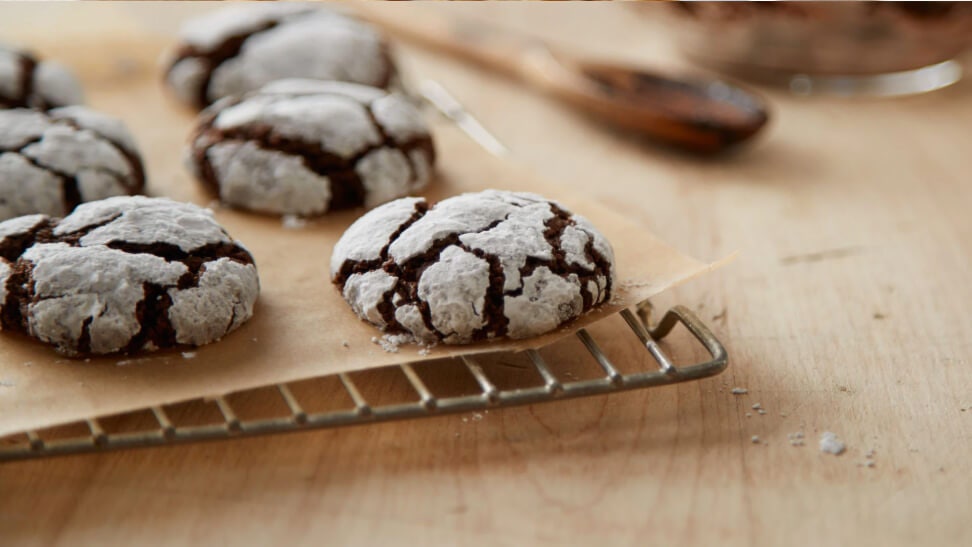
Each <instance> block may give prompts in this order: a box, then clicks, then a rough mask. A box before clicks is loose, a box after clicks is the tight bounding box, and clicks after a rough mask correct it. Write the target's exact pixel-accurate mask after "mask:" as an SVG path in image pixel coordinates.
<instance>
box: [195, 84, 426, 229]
mask: <svg viewBox="0 0 972 547" xmlns="http://www.w3.org/2000/svg"><path fill="white" fill-rule="evenodd" d="M434 161H435V150H434V146H433V144H432V137H431V135H430V134H429V131H428V128H427V126H426V125H425V123H424V121H423V119H422V116H421V113H420V112H419V111H418V110H417V109H416V108H415V107H414V106H413V105H412V104H411V103H409V102H408V100H407V99H406V98H405V96H403V95H401V94H398V93H388V92H386V91H384V90H381V89H378V88H374V87H368V86H362V85H358V84H349V83H345V82H322V81H318V80H280V81H278V82H274V83H271V84H268V85H267V86H264V87H263V88H262V89H261V90H259V91H257V92H254V93H251V94H248V95H245V96H243V97H227V98H225V99H223V100H221V101H219V102H217V103H216V104H214V105H212V106H211V107H209V108H207V109H206V110H204V111H203V112H202V113H200V117H199V120H198V122H197V125H196V128H195V130H194V132H193V135H192V136H191V138H190V143H189V149H188V151H187V154H186V162H187V167H188V168H189V170H190V171H192V172H193V174H194V175H195V176H196V178H198V179H199V180H200V181H202V183H203V184H204V185H206V186H207V187H208V188H209V189H210V190H211V191H212V192H213V193H215V194H217V195H218V196H219V198H220V200H221V201H222V202H224V203H226V204H228V205H230V206H233V207H237V208H241V209H248V210H251V211H258V212H263V213H272V214H291V215H298V216H304V217H309V216H317V215H321V214H324V213H326V212H327V211H330V210H335V209H347V208H352V207H359V206H362V205H363V206H365V207H368V208H371V207H374V206H376V205H379V204H381V203H385V202H387V201H390V200H392V199H395V198H399V197H402V196H406V195H409V194H411V193H412V192H414V191H416V190H419V189H421V188H423V187H424V186H425V185H426V184H427V183H428V181H429V178H430V176H431V171H432V165H433V162H434Z"/></svg>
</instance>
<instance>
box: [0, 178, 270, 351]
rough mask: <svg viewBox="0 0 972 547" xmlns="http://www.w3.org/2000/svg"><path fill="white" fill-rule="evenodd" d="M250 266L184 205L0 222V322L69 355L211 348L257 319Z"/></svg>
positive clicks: (83, 210)
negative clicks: (218, 341)
mask: <svg viewBox="0 0 972 547" xmlns="http://www.w3.org/2000/svg"><path fill="white" fill-rule="evenodd" d="M259 288H260V285H259V280H258V278H257V270H256V266H255V265H254V263H253V257H252V256H250V253H249V252H248V251H247V250H246V249H245V248H243V246H242V245H240V244H239V243H237V242H236V241H234V240H233V239H232V238H231V237H230V236H229V235H228V234H227V233H226V231H225V230H224V229H223V228H222V227H220V225H219V224H217V223H216V221H215V220H214V219H213V216H212V213H211V211H209V210H207V209H203V208H201V207H197V206H195V205H192V204H188V203H179V202H175V201H171V200H168V199H162V198H147V197H144V196H134V197H128V196H123V197H114V198H109V199H105V200H102V201H96V202H92V203H85V204H83V205H81V206H79V207H78V208H77V209H76V210H75V211H74V212H73V213H72V214H70V215H68V216H67V217H64V218H63V219H56V218H52V217H49V216H46V215H29V216H23V217H18V218H15V219H12V220H8V221H6V222H2V223H0V325H2V328H3V329H4V330H10V331H18V332H22V333H26V334H28V335H30V336H32V337H34V338H37V339H38V340H40V341H42V342H45V343H48V344H51V345H52V346H54V348H55V349H56V350H57V351H58V352H60V353H63V354H67V355H71V356H85V355H101V354H111V353H134V352H138V351H152V350H156V349H159V348H168V347H174V346H180V345H189V346H199V345H202V344H208V343H210V342H213V341H216V340H219V339H220V338H221V337H223V336H224V335H226V334H227V333H229V332H231V331H233V330H234V329H236V328H237V327H239V326H240V325H242V324H243V323H244V322H246V320H247V319H249V318H250V317H251V316H252V315H253V305H254V303H255V302H256V299H257V295H258V293H259Z"/></svg>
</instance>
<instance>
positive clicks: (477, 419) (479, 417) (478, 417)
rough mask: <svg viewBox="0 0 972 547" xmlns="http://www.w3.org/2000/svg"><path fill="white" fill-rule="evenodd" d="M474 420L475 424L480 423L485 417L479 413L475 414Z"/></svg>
mask: <svg viewBox="0 0 972 547" xmlns="http://www.w3.org/2000/svg"><path fill="white" fill-rule="evenodd" d="M472 419H473V421H474V422H478V421H479V420H482V419H483V415H482V414H480V413H478V412H473V415H472Z"/></svg>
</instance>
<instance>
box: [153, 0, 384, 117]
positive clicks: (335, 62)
mask: <svg viewBox="0 0 972 547" xmlns="http://www.w3.org/2000/svg"><path fill="white" fill-rule="evenodd" d="M181 35H182V36H181V44H180V45H179V46H178V48H177V49H176V51H175V53H174V55H173V59H172V60H171V62H170V63H168V65H169V68H168V72H167V73H166V81H167V83H168V84H169V86H170V87H171V88H172V89H173V90H174V91H175V94H176V96H177V97H178V98H179V99H180V100H181V101H182V102H184V103H186V104H189V105H191V106H194V107H196V108H202V107H204V106H206V105H208V104H210V103H213V102H215V101H216V100H218V99H220V98H222V97H226V96H230V95H240V94H243V93H245V92H247V91H253V90H255V89H258V88H259V87H261V86H262V85H264V84H267V83H269V82H272V81H275V80H280V79H284V78H312V79H319V80H339V81H345V82H354V83H359V84H365V85H370V86H375V87H387V86H389V85H390V84H391V83H392V82H393V81H394V80H395V66H394V62H393V61H392V58H391V55H390V53H389V48H388V45H387V44H386V43H385V41H384V39H383V38H382V36H381V34H380V33H379V32H378V31H377V30H375V29H374V28H373V27H371V26H370V25H368V24H366V23H364V22H361V21H359V20H357V19H353V18H351V17H348V16H345V15H341V14H338V13H335V12H332V11H329V10H326V9H320V8H316V7H307V6H302V5H291V4H269V5H252V4H250V5H241V6H234V7H230V8H226V9H222V10H219V11H215V12H212V13H209V14H206V15H204V16H202V17H199V18H196V19H193V20H190V21H189V22H188V23H187V24H186V25H185V26H184V27H183V29H182V32H181Z"/></svg>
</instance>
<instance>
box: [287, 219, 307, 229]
mask: <svg viewBox="0 0 972 547" xmlns="http://www.w3.org/2000/svg"><path fill="white" fill-rule="evenodd" d="M281 224H282V225H283V227H284V229H285V230H300V229H301V228H304V227H306V226H307V219H306V218H301V217H299V216H297V215H284V216H283V217H282V218H281Z"/></svg>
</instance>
